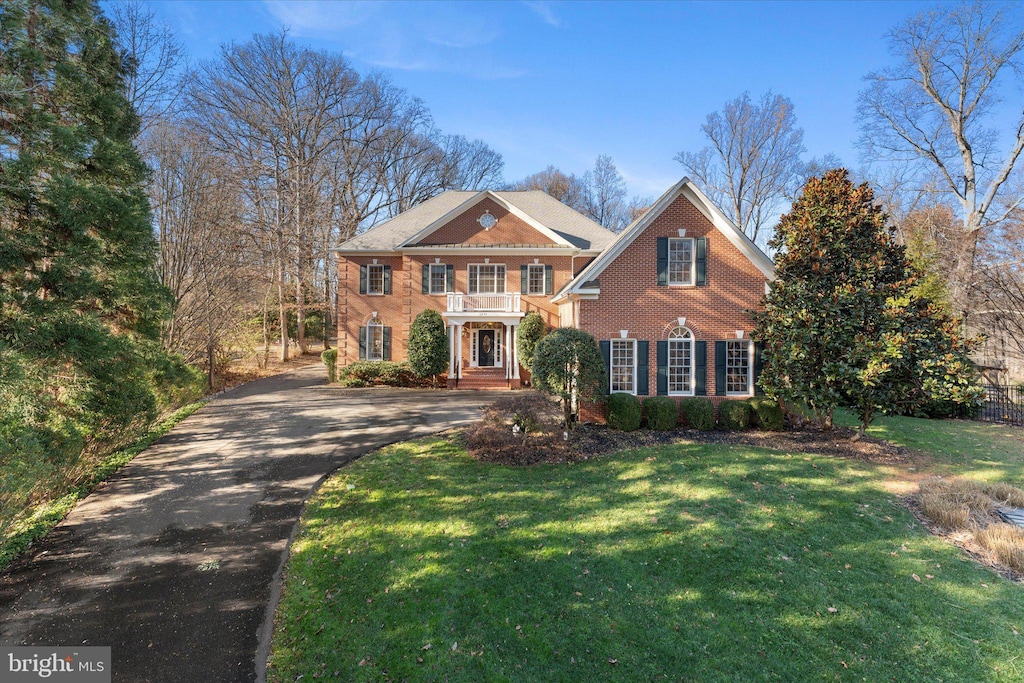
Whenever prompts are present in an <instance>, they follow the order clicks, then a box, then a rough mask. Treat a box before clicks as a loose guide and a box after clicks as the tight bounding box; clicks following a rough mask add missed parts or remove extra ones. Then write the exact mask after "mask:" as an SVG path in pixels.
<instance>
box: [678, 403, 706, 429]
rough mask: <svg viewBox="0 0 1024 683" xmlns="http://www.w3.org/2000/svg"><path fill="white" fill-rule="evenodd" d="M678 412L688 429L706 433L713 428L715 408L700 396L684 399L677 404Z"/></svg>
mask: <svg viewBox="0 0 1024 683" xmlns="http://www.w3.org/2000/svg"><path fill="white" fill-rule="evenodd" d="M679 412H680V413H682V415H683V421H684V422H686V426H688V427H689V428H690V429H699V430H700V431H702V432H707V431H711V430H712V429H714V428H715V406H714V405H713V404H712V403H711V399H709V398H704V397H701V396H694V397H692V398H684V399H683V400H682V401H680V403H679Z"/></svg>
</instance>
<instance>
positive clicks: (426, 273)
mask: <svg viewBox="0 0 1024 683" xmlns="http://www.w3.org/2000/svg"><path fill="white" fill-rule="evenodd" d="M423 293H424V294H430V266H429V265H427V264H423Z"/></svg>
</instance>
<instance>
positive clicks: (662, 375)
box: [657, 341, 668, 396]
mask: <svg viewBox="0 0 1024 683" xmlns="http://www.w3.org/2000/svg"><path fill="white" fill-rule="evenodd" d="M657 354H658V358H657V361H658V396H668V342H667V341H660V342H658V346H657Z"/></svg>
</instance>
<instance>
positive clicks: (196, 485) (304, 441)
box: [0, 366, 494, 682]
mask: <svg viewBox="0 0 1024 683" xmlns="http://www.w3.org/2000/svg"><path fill="white" fill-rule="evenodd" d="M323 381H324V369H323V368H322V367H317V366H314V367H310V368H304V369H301V370H297V371H294V372H291V373H289V374H286V375H280V376H277V377H271V378H268V379H264V380H259V381H257V382H252V383H250V384H246V385H244V386H242V387H239V388H237V389H235V390H233V391H230V392H228V393H226V394H224V395H222V396H220V397H218V398H216V399H214V400H213V401H211V402H210V403H209V405H207V406H205V407H204V408H203V409H202V410H200V411H199V412H197V413H196V414H194V415H192V416H191V417H189V418H188V419H186V420H184V421H183V422H182V423H181V424H179V425H178V426H177V427H175V429H174V430H173V431H172V432H171V433H170V434H168V435H167V436H165V437H164V438H163V439H161V440H160V441H159V442H157V443H156V444H154V445H153V446H151V447H150V448H149V449H148V450H146V451H145V452H144V453H142V454H141V455H139V456H138V457H136V458H135V460H133V461H132V462H131V463H130V464H129V465H128V466H126V467H125V468H123V469H122V470H121V471H120V472H118V473H117V474H116V475H115V476H114V477H112V478H111V479H109V480H108V481H107V482H106V483H104V484H103V485H101V486H100V487H99V488H98V489H97V490H96V491H95V492H93V494H92V495H90V496H89V497H88V498H86V499H85V500H84V501H82V502H81V503H80V504H79V505H78V507H76V508H75V510H74V511H73V512H72V513H71V514H70V515H69V516H68V518H67V519H66V520H65V521H64V522H63V523H62V524H60V526H58V527H57V528H56V529H54V531H53V532H52V533H51V534H50V535H49V536H48V537H47V538H46V539H44V540H43V541H42V542H40V543H38V544H37V545H36V546H35V547H34V548H33V549H32V550H31V551H30V552H29V553H28V554H27V555H26V556H25V557H23V558H21V560H19V561H18V562H16V563H14V565H12V566H11V567H10V568H9V569H8V570H7V571H6V572H4V573H3V574H2V575H0V643H2V644H4V645H109V646H111V647H112V656H113V680H115V681H162V682H164V681H225V682H234V681H248V680H261V679H262V678H264V673H265V669H264V667H265V664H266V654H267V647H268V645H269V639H270V633H271V629H272V626H273V624H272V619H273V610H274V607H275V606H276V603H277V591H278V587H279V580H280V570H281V568H282V567H283V563H284V560H285V558H286V555H287V548H288V542H289V540H290V537H291V535H292V533H293V532H294V530H295V528H296V524H297V522H298V518H299V514H300V513H301V512H302V508H303V505H304V503H305V501H306V499H307V497H308V496H309V495H310V493H311V492H312V491H313V490H314V489H315V488H316V486H317V485H318V484H319V482H320V481H321V480H322V479H323V478H324V477H325V476H326V475H327V474H328V473H330V472H331V471H332V470H334V469H336V468H337V467H339V466H341V465H344V464H345V463H347V462H350V461H351V460H353V459H355V458H358V457H359V456H361V455H363V454H365V453H367V452H368V451H370V450H373V449H375V448H378V447H380V446H382V445H384V444H387V443H392V442H395V441H400V440H404V439H408V438H410V437H414V436H420V435H424V434H428V433H432V432H436V431H439V430H442V429H446V428H449V427H453V426H457V425H460V424H465V423H467V422H469V421H471V420H473V419H476V418H477V417H478V416H479V413H480V407H481V406H482V405H484V404H486V403H488V402H490V401H492V400H493V399H494V395H493V394H490V393H487V392H466V391H460V392H447V391H420V390H411V389H340V388H338V387H327V386H325V385H324V384H323Z"/></svg>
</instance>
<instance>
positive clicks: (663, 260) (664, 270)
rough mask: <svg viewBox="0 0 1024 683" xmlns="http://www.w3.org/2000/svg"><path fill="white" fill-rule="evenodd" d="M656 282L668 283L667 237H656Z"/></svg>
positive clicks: (660, 283)
mask: <svg viewBox="0 0 1024 683" xmlns="http://www.w3.org/2000/svg"><path fill="white" fill-rule="evenodd" d="M658 284H659V285H667V284H668V238H667V237H659V238H658Z"/></svg>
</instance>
